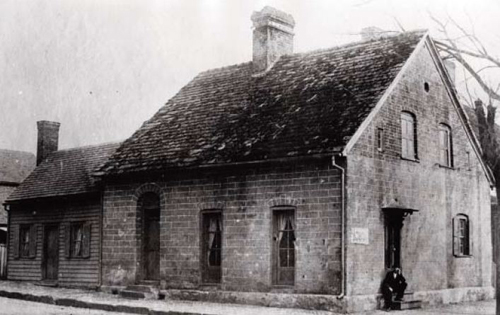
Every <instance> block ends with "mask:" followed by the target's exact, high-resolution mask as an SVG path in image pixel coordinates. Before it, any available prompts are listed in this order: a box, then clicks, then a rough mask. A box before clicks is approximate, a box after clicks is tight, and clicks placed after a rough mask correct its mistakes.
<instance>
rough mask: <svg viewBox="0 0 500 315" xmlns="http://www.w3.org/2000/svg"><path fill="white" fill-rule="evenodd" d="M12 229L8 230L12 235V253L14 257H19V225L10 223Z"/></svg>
mask: <svg viewBox="0 0 500 315" xmlns="http://www.w3.org/2000/svg"><path fill="white" fill-rule="evenodd" d="M11 229H12V231H11V232H10V235H12V247H11V248H12V254H13V256H14V258H15V259H18V258H19V234H20V233H21V229H20V228H19V225H17V224H15V225H11Z"/></svg>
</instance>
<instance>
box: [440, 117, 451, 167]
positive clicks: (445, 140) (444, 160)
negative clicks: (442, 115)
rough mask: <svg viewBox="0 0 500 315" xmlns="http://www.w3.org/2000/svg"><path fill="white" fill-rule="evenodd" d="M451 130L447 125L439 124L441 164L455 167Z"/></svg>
mask: <svg viewBox="0 0 500 315" xmlns="http://www.w3.org/2000/svg"><path fill="white" fill-rule="evenodd" d="M451 144H452V143H451V128H450V127H449V126H448V125H445V124H439V164H441V165H443V166H447V167H453V159H452V158H453V152H452V145H451Z"/></svg>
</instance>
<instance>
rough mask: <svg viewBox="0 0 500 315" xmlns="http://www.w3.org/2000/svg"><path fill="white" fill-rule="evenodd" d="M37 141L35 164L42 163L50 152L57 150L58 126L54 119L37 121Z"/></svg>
mask: <svg viewBox="0 0 500 315" xmlns="http://www.w3.org/2000/svg"><path fill="white" fill-rule="evenodd" d="M36 124H37V127H38V141H37V150H36V165H39V164H40V163H42V162H43V161H44V160H45V159H46V158H47V157H48V156H49V155H50V154H51V153H52V152H55V151H57V147H58V143H59V126H60V125H61V124H60V123H58V122H55V121H47V120H41V121H37V123H36Z"/></svg>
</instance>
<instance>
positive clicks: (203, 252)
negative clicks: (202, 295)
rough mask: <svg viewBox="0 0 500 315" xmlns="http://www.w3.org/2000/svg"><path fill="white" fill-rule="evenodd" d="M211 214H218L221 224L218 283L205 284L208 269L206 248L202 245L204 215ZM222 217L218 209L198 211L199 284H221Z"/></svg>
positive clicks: (203, 238) (222, 252)
mask: <svg viewBox="0 0 500 315" xmlns="http://www.w3.org/2000/svg"><path fill="white" fill-rule="evenodd" d="M211 214H218V215H220V222H221V227H220V229H221V249H220V256H221V265H220V281H219V282H207V281H205V279H206V273H207V268H208V261H207V259H206V254H207V250H208V249H207V248H206V246H205V245H206V244H205V243H204V240H205V227H204V224H205V219H204V218H205V215H211ZM223 244H224V216H223V212H222V210H220V209H209V210H202V211H200V271H201V272H200V276H201V283H203V284H220V283H221V282H222V261H223V255H224V247H223V246H224V245H223Z"/></svg>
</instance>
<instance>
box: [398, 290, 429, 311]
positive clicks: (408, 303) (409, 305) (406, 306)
mask: <svg viewBox="0 0 500 315" xmlns="http://www.w3.org/2000/svg"><path fill="white" fill-rule="evenodd" d="M419 308H422V300H418V299H416V298H415V296H414V295H413V293H405V295H404V298H403V300H402V301H393V302H392V309H393V310H413V309H419Z"/></svg>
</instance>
